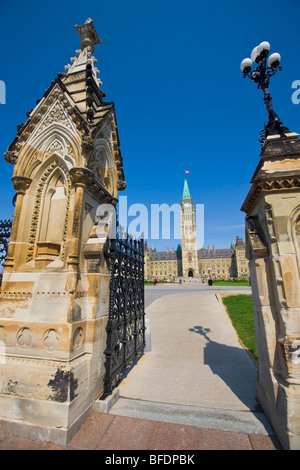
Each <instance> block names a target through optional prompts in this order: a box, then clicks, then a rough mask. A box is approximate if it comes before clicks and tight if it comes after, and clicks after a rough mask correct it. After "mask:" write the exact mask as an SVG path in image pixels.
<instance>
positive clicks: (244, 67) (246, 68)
mask: <svg viewBox="0 0 300 470" xmlns="http://www.w3.org/2000/svg"><path fill="white" fill-rule="evenodd" d="M251 67H252V60H251V59H250V58H249V57H247V58H246V59H244V60H242V62H241V65H240V68H241V71H242V72H243V73H248V72H250V70H251Z"/></svg>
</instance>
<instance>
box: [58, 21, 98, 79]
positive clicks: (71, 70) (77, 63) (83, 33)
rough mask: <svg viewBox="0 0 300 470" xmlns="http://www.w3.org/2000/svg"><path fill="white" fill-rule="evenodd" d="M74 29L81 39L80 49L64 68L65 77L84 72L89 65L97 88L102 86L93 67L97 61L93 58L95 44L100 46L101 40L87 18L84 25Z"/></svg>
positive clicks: (91, 22) (92, 22)
mask: <svg viewBox="0 0 300 470" xmlns="http://www.w3.org/2000/svg"><path fill="white" fill-rule="evenodd" d="M75 29H76V31H77V33H78V35H79V37H80V39H81V43H80V49H78V50H77V51H76V55H77V57H71V64H72V65H70V64H68V65H66V66H65V70H66V72H67V75H69V76H70V75H73V74H75V73H78V72H82V71H83V70H86V66H87V65H88V64H89V67H90V68H91V73H92V76H93V78H94V80H95V82H96V84H97V86H98V87H101V86H102V82H101V80H100V79H99V78H97V77H98V75H99V73H100V72H99V70H98V69H97V67H95V64H96V63H97V59H96V58H95V57H93V55H92V54H93V52H94V50H95V46H96V45H97V44H102V42H101V39H100V38H99V36H98V33H97V31H96V28H95V25H94V21H93V20H92V19H91V18H88V19H87V20H86V22H85V23H84V24H81V25H76V26H75Z"/></svg>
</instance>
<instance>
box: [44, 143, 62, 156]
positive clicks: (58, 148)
mask: <svg viewBox="0 0 300 470" xmlns="http://www.w3.org/2000/svg"><path fill="white" fill-rule="evenodd" d="M46 152H51V153H52V152H55V153H57V154H58V155H60V156H61V157H63V156H64V153H65V152H64V148H63V145H62V143H61V142H60V141H59V140H57V139H55V140H54V141H53V142H51V144H50V145H49V147H48V148H47V150H46Z"/></svg>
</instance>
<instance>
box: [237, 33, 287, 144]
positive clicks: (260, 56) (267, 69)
mask: <svg viewBox="0 0 300 470" xmlns="http://www.w3.org/2000/svg"><path fill="white" fill-rule="evenodd" d="M269 51H270V44H269V43H268V42H267V41H264V42H261V43H260V44H259V45H258V46H256V47H255V48H254V49H253V50H252V52H251V58H249V57H247V58H246V59H244V60H242V62H241V65H240V68H241V71H242V72H243V78H245V77H248V78H250V80H252V81H253V82H254V83H257V88H258V89H260V90H262V91H263V93H264V103H265V105H266V108H267V112H268V122H266V123H265V126H264V129H263V130H262V131H261V133H260V137H259V141H260V142H261V143H264V141H265V139H266V138H267V137H268V135H276V134H280V135H283V134H285V133H287V132H289V130H288V128H287V127H285V126H284V125H283V124H282V122H281V120H280V119H279V117H278V116H277V114H276V113H275V111H274V108H273V102H272V96H271V94H270V91H269V84H270V78H271V77H273V75H275V73H276V72H277V71H278V70H282V67H281V66H280V65H279V64H280V61H281V56H280V54H278V52H275V53H273V54H271V55H270V56H269ZM268 56H269V57H268ZM253 64H257V66H256V68H255V69H252V65H253Z"/></svg>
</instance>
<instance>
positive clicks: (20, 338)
mask: <svg viewBox="0 0 300 470" xmlns="http://www.w3.org/2000/svg"><path fill="white" fill-rule="evenodd" d="M17 343H18V346H19V347H20V348H21V349H26V348H29V346H31V343H32V335H31V330H30V329H29V328H21V329H20V330H19V331H18V333H17Z"/></svg>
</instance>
